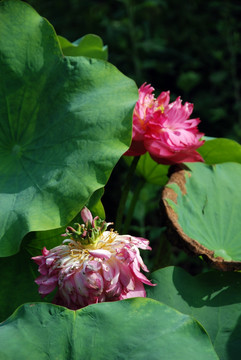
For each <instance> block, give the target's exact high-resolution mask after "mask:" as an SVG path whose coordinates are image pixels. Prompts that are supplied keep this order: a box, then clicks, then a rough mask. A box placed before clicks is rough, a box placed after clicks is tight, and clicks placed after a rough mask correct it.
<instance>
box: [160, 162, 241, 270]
mask: <svg viewBox="0 0 241 360" xmlns="http://www.w3.org/2000/svg"><path fill="white" fill-rule="evenodd" d="M188 167H189V168H190V171H189V170H182V171H178V172H176V173H174V174H173V175H172V176H171V178H170V180H169V183H168V185H167V186H166V188H165V190H164V192H163V201H164V204H165V207H166V211H167V214H168V217H169V220H170V221H171V224H172V226H171V230H172V229H174V230H175V233H177V234H178V235H179V236H178V239H177V242H178V243H179V244H181V245H182V246H184V247H187V248H188V249H189V250H191V251H194V252H195V253H196V254H198V255H203V256H204V257H205V258H207V259H208V260H209V261H211V262H212V264H213V265H214V266H216V267H217V268H219V269H223V270H226V269H240V268H241V241H240V239H241V221H240V212H241V181H240V179H241V165H240V164H237V163H224V164H218V165H213V166H211V165H205V164H202V163H193V164H188ZM175 233H174V232H171V237H172V238H173V239H175Z"/></svg>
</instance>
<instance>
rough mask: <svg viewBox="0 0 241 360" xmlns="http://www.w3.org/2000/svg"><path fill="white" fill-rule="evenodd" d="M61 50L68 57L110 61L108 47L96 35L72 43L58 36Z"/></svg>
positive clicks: (88, 35)
mask: <svg viewBox="0 0 241 360" xmlns="http://www.w3.org/2000/svg"><path fill="white" fill-rule="evenodd" d="M58 39H59V42H60V46H61V49H62V51H63V53H64V55H66V56H88V57H91V58H95V59H102V60H107V59H108V49H107V46H106V45H105V46H104V45H103V41H102V39H101V38H100V37H99V36H97V35H94V34H87V35H85V36H82V37H81V38H80V39H78V40H76V41H74V42H73V43H71V42H70V41H69V40H67V39H65V38H64V37H63V36H58Z"/></svg>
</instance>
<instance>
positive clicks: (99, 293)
mask: <svg viewBox="0 0 241 360" xmlns="http://www.w3.org/2000/svg"><path fill="white" fill-rule="evenodd" d="M81 216H82V219H83V220H84V222H85V224H81V225H80V224H76V225H77V230H76V229H74V228H72V227H68V228H67V229H66V234H64V236H68V237H69V239H66V240H64V241H63V243H62V245H60V246H57V247H55V248H53V249H51V250H47V249H46V248H45V247H44V248H43V250H42V255H40V256H36V257H34V258H33V260H34V261H35V262H36V263H37V264H38V265H39V269H38V270H39V272H40V274H41V275H40V276H39V277H38V278H37V279H36V280H35V282H36V283H37V284H38V285H39V293H40V294H41V295H42V296H43V297H44V296H45V295H47V294H49V293H51V292H52V291H53V290H54V289H55V288H56V287H57V288H58V291H57V294H56V296H55V298H54V301H53V302H54V303H55V304H58V305H63V306H66V307H68V308H69V309H73V310H76V309H79V308H82V307H84V306H87V305H89V304H94V303H98V302H103V301H116V300H121V299H127V298H132V297H145V296H146V292H145V289H144V285H143V284H147V285H151V286H153V285H154V284H152V283H151V282H150V281H149V280H148V279H147V278H146V277H145V276H144V275H143V274H142V273H141V271H140V269H142V270H144V271H148V269H147V267H146V266H145V264H144V263H143V260H142V258H141V256H140V252H139V248H140V249H144V250H151V248H150V246H149V241H148V240H146V239H143V238H138V237H134V236H130V235H119V234H118V233H117V232H114V231H113V230H110V231H107V230H106V229H107V227H108V226H109V225H110V223H106V222H105V221H103V220H101V219H99V218H98V217H96V218H94V219H93V217H92V215H91V213H90V211H89V210H88V209H87V208H84V209H83V210H82V212H81Z"/></svg>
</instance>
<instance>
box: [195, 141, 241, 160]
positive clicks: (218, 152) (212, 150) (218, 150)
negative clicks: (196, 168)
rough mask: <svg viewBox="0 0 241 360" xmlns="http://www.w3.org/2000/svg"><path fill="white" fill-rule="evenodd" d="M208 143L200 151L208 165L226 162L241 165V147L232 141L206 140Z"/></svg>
mask: <svg viewBox="0 0 241 360" xmlns="http://www.w3.org/2000/svg"><path fill="white" fill-rule="evenodd" d="M206 140H207V141H206V142H205V143H204V145H203V146H201V147H200V148H199V149H198V152H199V153H200V154H201V155H202V157H203V158H204V160H205V163H206V164H220V163H224V162H237V163H241V145H240V144H238V143H237V142H236V141H234V140H231V139H223V138H220V139H212V138H206Z"/></svg>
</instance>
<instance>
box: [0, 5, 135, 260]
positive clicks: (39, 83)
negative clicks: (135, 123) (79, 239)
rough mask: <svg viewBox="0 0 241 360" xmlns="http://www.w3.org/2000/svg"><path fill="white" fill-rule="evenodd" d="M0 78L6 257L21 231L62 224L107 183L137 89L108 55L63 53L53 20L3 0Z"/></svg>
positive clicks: (0, 249) (124, 144)
mask: <svg viewBox="0 0 241 360" xmlns="http://www.w3.org/2000/svg"><path fill="white" fill-rule="evenodd" d="M20 29H21V31H20ZM0 78H1V82H0V91H1V96H0V174H1V175H0V192H1V194H0V201H1V208H0V223H1V231H0V256H8V255H12V254H14V253H16V252H17V251H18V249H19V245H20V242H21V239H22V238H23V236H24V235H25V234H26V233H27V232H29V231H33V230H47V229H51V228H57V227H61V226H64V225H65V224H67V222H69V221H70V220H71V219H72V218H73V217H74V216H75V215H76V214H77V213H78V211H80V209H81V208H82V206H83V205H84V204H85V203H86V202H87V201H88V199H89V198H90V196H91V195H92V193H93V192H94V191H96V190H97V189H100V188H102V187H103V186H104V185H105V183H106V182H107V180H108V177H109V175H110V172H111V170H112V169H113V167H114V165H115V163H116V162H117V161H118V159H119V157H120V156H121V155H122V153H124V152H125V151H126V150H127V148H128V146H129V144H130V140H131V125H132V121H131V118H132V111H133V107H134V104H135V101H136V99H137V95H138V92H137V88H136V86H135V84H134V82H133V81H131V80H130V79H128V78H127V77H125V76H123V75H122V74H121V73H120V72H119V71H118V70H117V69H116V68H115V67H114V66H112V65H111V64H109V63H107V62H105V61H102V60H96V59H90V58H85V57H79V56H78V57H69V58H68V57H64V56H63V53H62V51H61V48H60V45H59V41H58V38H57V36H56V34H55V32H54V30H53V28H52V26H51V25H50V24H49V23H48V22H47V21H46V20H45V19H43V18H42V17H41V16H39V15H38V14H37V13H36V12H35V11H34V10H33V9H32V8H31V7H30V6H29V5H28V4H26V3H24V2H20V1H16V0H4V1H1V2H0ZM110 149H111V151H110Z"/></svg>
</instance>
